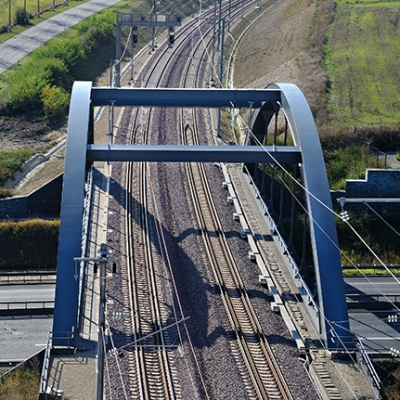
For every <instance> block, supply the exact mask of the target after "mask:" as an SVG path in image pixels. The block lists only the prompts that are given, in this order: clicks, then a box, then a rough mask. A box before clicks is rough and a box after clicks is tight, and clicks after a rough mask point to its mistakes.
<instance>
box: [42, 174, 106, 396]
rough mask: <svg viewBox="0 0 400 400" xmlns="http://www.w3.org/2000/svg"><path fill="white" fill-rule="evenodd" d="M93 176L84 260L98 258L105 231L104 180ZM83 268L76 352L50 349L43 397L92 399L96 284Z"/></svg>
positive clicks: (94, 387) (94, 390) (90, 265)
mask: <svg viewBox="0 0 400 400" xmlns="http://www.w3.org/2000/svg"><path fill="white" fill-rule="evenodd" d="M93 174H94V175H93V190H92V209H91V223H90V229H89V236H88V240H89V242H88V257H98V251H99V244H100V243H102V242H104V237H105V230H106V227H105V223H106V218H105V215H106V213H107V210H106V200H105V199H106V196H105V193H106V176H105V175H104V174H103V172H102V169H101V168H97V169H94V173H93ZM87 265H88V267H87V270H86V274H85V277H84V279H83V282H82V287H81V291H82V294H83V296H82V306H81V315H80V323H79V326H80V328H79V332H77V335H78V340H77V350H76V351H75V352H74V354H65V352H63V351H62V350H59V349H53V350H52V355H51V359H50V368H49V370H50V373H49V377H48V382H47V387H48V389H47V393H51V394H58V395H60V396H62V398H66V399H69V400H80V399H82V400H83V399H85V400H90V399H95V398H96V393H97V369H98V364H97V363H98V358H97V343H98V321H99V295H100V284H99V279H97V277H96V276H95V275H94V271H93V263H87ZM58 352H60V353H64V354H57V353H58Z"/></svg>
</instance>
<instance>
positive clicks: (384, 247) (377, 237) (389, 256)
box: [336, 212, 400, 269]
mask: <svg viewBox="0 0 400 400" xmlns="http://www.w3.org/2000/svg"><path fill="white" fill-rule="evenodd" d="M349 215H350V221H349V222H350V223H351V225H352V227H353V228H354V229H355V230H356V232H358V233H359V234H360V235H361V237H362V238H363V239H364V240H365V242H366V243H368V245H369V246H370V247H371V248H372V250H373V251H374V252H375V254H378V255H379V257H380V259H381V260H382V261H383V262H384V263H385V264H389V265H390V264H393V265H400V241H399V238H398V235H397V234H396V233H395V232H394V231H393V230H391V229H389V228H388V226H387V225H386V224H385V223H384V222H383V221H382V220H381V219H380V218H378V217H377V216H375V215H371V214H368V213H367V212H365V213H362V214H360V215H358V216H357V217H356V218H352V214H351V212H350V213H349ZM381 215H382V217H383V218H384V219H385V220H386V221H387V222H388V223H389V224H390V226H392V227H393V228H394V229H395V230H396V231H397V232H398V231H399V230H400V215H399V214H394V213H392V214H389V213H384V212H382V213H381ZM336 227H337V232H338V238H339V247H340V249H341V250H342V265H344V266H345V265H352V264H356V265H373V264H376V259H375V258H374V256H373V255H372V253H371V252H370V251H369V250H368V249H367V247H366V246H365V245H364V244H363V243H362V242H361V241H360V240H359V239H358V237H357V236H356V235H355V234H354V232H353V231H352V230H351V229H350V228H349V226H348V225H347V224H346V223H345V222H343V221H342V220H338V221H337V223H336ZM372 269H373V268H372Z"/></svg>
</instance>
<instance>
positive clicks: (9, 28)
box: [7, 0, 11, 32]
mask: <svg viewBox="0 0 400 400" xmlns="http://www.w3.org/2000/svg"><path fill="white" fill-rule="evenodd" d="M10 31H11V0H8V29H7V32H10Z"/></svg>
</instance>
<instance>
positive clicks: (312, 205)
mask: <svg viewBox="0 0 400 400" xmlns="http://www.w3.org/2000/svg"><path fill="white" fill-rule="evenodd" d="M268 88H272V89H279V90H281V93H282V96H281V101H280V104H281V107H282V108H283V111H284V113H285V115H286V118H287V119H288V123H289V126H290V131H291V132H292V135H293V139H294V143H295V145H297V146H299V148H300V151H301V154H302V160H303V161H302V168H301V170H302V175H303V184H304V185H305V188H306V202H307V210H308V213H309V219H310V231H311V242H312V243H311V244H312V251H313V259H314V266H315V271H316V281H317V291H318V299H319V304H318V305H319V309H320V312H321V314H320V327H319V328H320V333H321V336H322V338H324V341H325V345H326V346H327V347H328V348H331V349H343V348H344V347H346V346H348V345H349V346H352V338H351V334H349V332H350V331H349V329H350V328H349V322H348V312H347V304H346V296H345V289H344V282H343V275H342V268H341V260H340V252H339V245H338V237H337V231H336V224H335V220H334V214H333V212H332V199H331V194H330V189H329V183H328V177H327V174H326V169H325V162H324V158H323V154H322V149H321V144H320V140H319V136H318V132H317V128H316V126H315V123H314V118H313V116H312V113H311V110H310V107H309V105H308V103H307V100H306V99H305V97H304V95H303V93H302V92H301V91H300V89H299V88H298V87H297V86H295V85H293V84H286V83H279V84H272V85H269V86H268ZM255 118H256V119H257V117H255ZM259 118H260V121H263V120H264V117H263V115H262V113H261V112H260V115H259ZM264 129H265V128H264Z"/></svg>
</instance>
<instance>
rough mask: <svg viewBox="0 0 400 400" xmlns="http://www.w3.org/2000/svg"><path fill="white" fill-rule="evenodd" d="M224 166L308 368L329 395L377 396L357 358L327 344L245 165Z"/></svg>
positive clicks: (240, 216)
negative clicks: (337, 354) (338, 355)
mask: <svg viewBox="0 0 400 400" xmlns="http://www.w3.org/2000/svg"><path fill="white" fill-rule="evenodd" d="M223 169H224V174H225V179H226V182H225V185H226V186H227V188H228V189H229V194H230V196H229V198H228V200H229V201H230V202H232V203H233V204H234V205H235V208H236V213H235V215H234V217H235V219H237V220H239V221H240V222H241V223H242V228H243V231H242V237H246V238H247V239H248V240H249V244H250V246H251V251H250V253H249V257H250V258H251V259H253V260H255V261H256V262H257V264H258V266H259V268H260V273H261V275H260V282H261V283H263V284H267V285H268V287H269V289H270V291H271V294H272V296H273V298H274V303H272V309H273V310H274V311H277V312H279V313H280V314H281V316H282V318H283V319H284V322H285V324H286V326H287V327H288V329H289V331H290V333H291V335H292V337H293V339H294V340H295V342H296V344H297V347H298V349H299V351H300V352H303V353H306V354H308V356H309V359H310V360H311V364H310V365H309V368H308V370H309V373H310V375H311V377H312V379H313V381H314V382H315V385H316V387H317V388H318V391H319V392H320V394H321V396H322V397H323V399H326V400H328V399H329V400H331V399H354V398H363V399H374V395H373V393H372V391H371V389H370V386H369V384H368V383H367V381H366V379H365V377H364V375H363V374H362V372H361V370H360V368H359V367H358V365H357V363H354V362H352V361H351V360H350V361H348V360H332V359H331V357H330V353H329V352H328V351H327V350H325V349H324V347H323V345H322V343H321V341H320V338H319V335H318V332H317V331H316V328H315V326H314V324H313V322H312V318H311V316H310V315H309V313H308V310H307V308H306V307H305V306H304V303H303V302H302V301H299V299H301V295H300V293H299V290H298V288H297V287H296V286H295V285H294V283H293V280H292V278H291V276H290V272H289V271H288V269H287V267H286V264H285V262H284V260H283V259H282V257H281V255H280V252H279V249H278V247H277V245H276V243H275V242H274V240H273V238H272V236H271V232H270V230H269V229H268V227H267V225H266V223H265V222H264V215H262V213H261V210H260V208H259V206H258V204H257V203H256V200H255V197H254V196H253V194H252V193H250V190H249V189H248V187H249V186H248V183H247V182H246V180H245V177H244V175H243V174H242V172H241V170H240V168H239V167H238V166H236V165H229V166H228V167H227V168H225V167H224V168H223ZM355 393H356V394H357V395H356V396H355Z"/></svg>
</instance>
